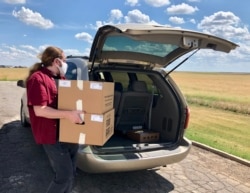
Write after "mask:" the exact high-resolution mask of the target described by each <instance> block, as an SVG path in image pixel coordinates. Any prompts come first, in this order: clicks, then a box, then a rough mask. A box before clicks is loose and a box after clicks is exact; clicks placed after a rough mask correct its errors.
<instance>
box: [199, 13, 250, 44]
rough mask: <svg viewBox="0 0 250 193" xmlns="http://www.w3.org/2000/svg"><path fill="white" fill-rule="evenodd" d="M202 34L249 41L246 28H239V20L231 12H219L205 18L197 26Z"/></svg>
mask: <svg viewBox="0 0 250 193" xmlns="http://www.w3.org/2000/svg"><path fill="white" fill-rule="evenodd" d="M198 29H201V30H202V31H203V32H206V33H210V34H214V35H218V36H223V37H224V38H238V39H245V40H247V39H249V38H250V36H249V35H250V34H249V31H248V28H247V26H241V23H240V18H239V17H237V16H236V15H234V14H233V13H232V12H223V11H219V12H217V13H214V14H213V15H210V16H206V17H204V18H203V20H201V22H200V23H199V24H198ZM249 40H250V39H249Z"/></svg>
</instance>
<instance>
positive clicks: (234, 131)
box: [172, 72, 250, 160]
mask: <svg viewBox="0 0 250 193" xmlns="http://www.w3.org/2000/svg"><path fill="white" fill-rule="evenodd" d="M172 77H173V79H174V80H175V81H176V82H177V84H178V85H179V86H180V88H181V90H182V92H183V94H184V96H185V97H186V99H187V101H188V103H189V106H190V110H191V117H190V124H189V128H188V129H187V132H186V136H187V137H188V138H189V139H191V140H194V141H197V142H200V143H203V144H206V145H208V146H211V147H214V148H216V149H219V150H222V151H225V152H228V153H230V154H233V155H236V156H238V157H241V158H243V159H247V160H250V94H249V93H250V74H227V73H225V74H223V73H184V72H175V73H173V74H172Z"/></svg>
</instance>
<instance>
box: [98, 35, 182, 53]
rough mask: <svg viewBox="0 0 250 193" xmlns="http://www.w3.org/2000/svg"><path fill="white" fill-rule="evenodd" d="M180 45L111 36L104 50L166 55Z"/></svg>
mask: <svg viewBox="0 0 250 193" xmlns="http://www.w3.org/2000/svg"><path fill="white" fill-rule="evenodd" d="M177 48H178V46H176V45H172V44H163V43H159V42H152V41H140V40H136V39H132V38H130V37H124V36H109V37H107V39H106V40H105V44H104V47H103V51H115V52H135V53H142V54H150V55H155V56H158V57H159V56H160V57H164V56H166V55H168V54H169V53H171V52H172V51H173V50H175V49H177Z"/></svg>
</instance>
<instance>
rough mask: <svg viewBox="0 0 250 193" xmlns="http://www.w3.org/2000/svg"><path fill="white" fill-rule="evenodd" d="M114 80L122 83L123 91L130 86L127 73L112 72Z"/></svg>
mask: <svg viewBox="0 0 250 193" xmlns="http://www.w3.org/2000/svg"><path fill="white" fill-rule="evenodd" d="M112 78H113V81H114V82H120V83H121V84H122V87H123V91H126V90H127V88H128V84H129V77H128V74H127V72H112Z"/></svg>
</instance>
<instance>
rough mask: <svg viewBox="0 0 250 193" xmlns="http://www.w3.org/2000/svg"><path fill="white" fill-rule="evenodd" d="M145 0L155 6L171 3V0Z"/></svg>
mask: <svg viewBox="0 0 250 193" xmlns="http://www.w3.org/2000/svg"><path fill="white" fill-rule="evenodd" d="M144 1H145V2H146V3H147V4H149V5H151V6H153V7H163V6H166V5H169V4H170V1H169V0H144Z"/></svg>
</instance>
